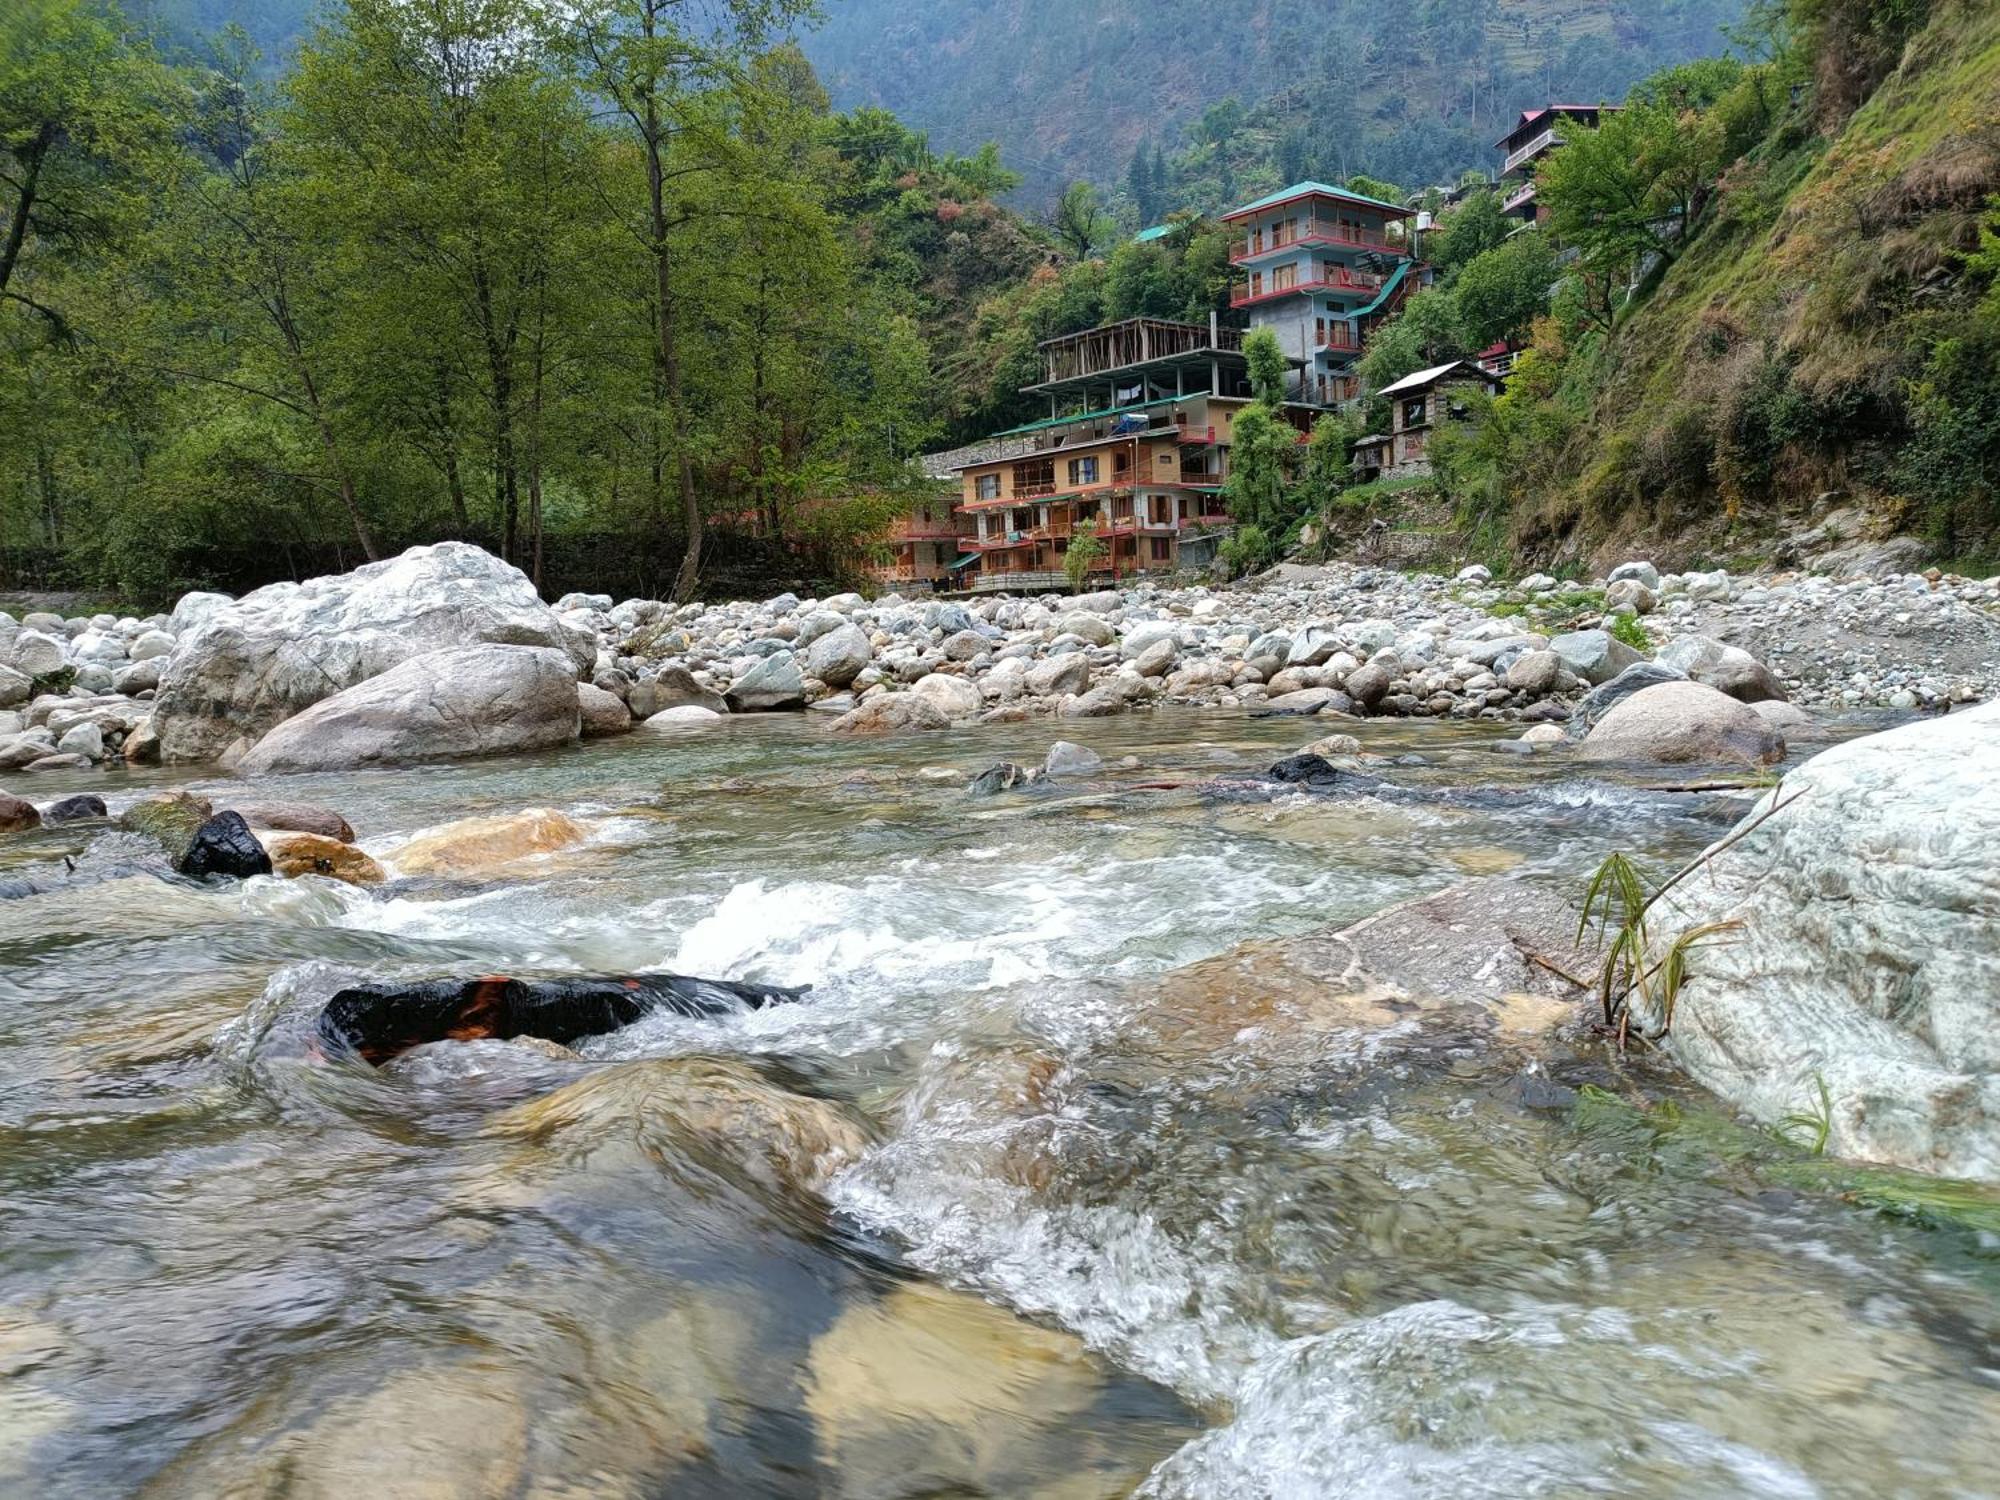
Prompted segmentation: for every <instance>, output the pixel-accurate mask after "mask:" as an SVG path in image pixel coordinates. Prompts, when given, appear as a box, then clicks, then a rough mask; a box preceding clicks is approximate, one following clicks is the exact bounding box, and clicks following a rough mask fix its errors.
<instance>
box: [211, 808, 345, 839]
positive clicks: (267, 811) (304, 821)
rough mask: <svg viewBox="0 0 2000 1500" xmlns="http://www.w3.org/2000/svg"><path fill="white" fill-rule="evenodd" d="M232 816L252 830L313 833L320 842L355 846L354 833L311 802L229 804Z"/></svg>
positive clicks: (341, 820)
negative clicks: (238, 817) (268, 829)
mask: <svg viewBox="0 0 2000 1500" xmlns="http://www.w3.org/2000/svg"><path fill="white" fill-rule="evenodd" d="M229 806H230V810H231V811H232V812H237V813H240V814H242V816H243V821H244V822H246V823H248V824H249V825H250V826H251V827H252V828H273V829H283V830H285V831H286V832H289V833H316V834H318V835H319V836H320V837H321V838H323V839H337V840H338V841H339V842H341V843H343V844H351V843H353V842H354V829H353V827H352V826H351V825H350V824H349V823H348V821H347V819H345V818H343V817H342V816H341V815H340V814H339V813H337V812H335V811H334V810H333V809H332V808H330V807H316V806H314V805H313V804H312V803H310V802H232V803H230V804H229Z"/></svg>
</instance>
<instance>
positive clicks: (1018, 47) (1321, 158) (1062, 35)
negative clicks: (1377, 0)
mask: <svg viewBox="0 0 2000 1500" xmlns="http://www.w3.org/2000/svg"><path fill="white" fill-rule="evenodd" d="M1744 8H1745V0H1425V3H1422V4H1418V5H1414V6H1404V7H1385V6H1381V5H1376V4H1364V3H1362V0H1250V3H1247V4H1244V5H1240V6H1238V7H1235V8H1234V9H1233V10H1231V11H1229V12H1227V13H1226V17H1227V19H1226V23H1225V24H1217V19H1218V17H1217V12H1216V10H1215V8H1214V7H1213V6H1210V5H1197V4H1194V3H1192V0H1152V3H1149V4H1147V5H1143V6H1135V5H1129V4H1111V3H1107V0H1062V3H1058V0H986V3H973V0H932V3H928V4H925V5H922V6H911V5H908V4H906V3H904V0H829V3H828V5H827V15H826V21H825V24H824V25H823V26H822V27H821V28H820V29H819V30H818V31H817V32H816V33H814V34H813V35H812V36H810V37H808V38H806V39H805V50H806V52H807V54H808V55H809V56H810V57H811V58H812V60H813V63H814V65H815V67H816V68H817V69H818V70H819V73H820V76H821V78H822V81H823V82H824V83H825V84H826V85H827V87H828V88H829V90H830V91H831V92H832V94H833V97H834V101H835V103H836V105H837V106H839V107H841V108H849V107H852V106H855V105H858V104H876V105H881V106H883V107H885V108H888V109H890V110H893V111H894V112H895V113H896V114H897V115H898V116H900V117H901V118H902V119H903V120H904V121H905V122H906V123H908V124H910V125H913V126H915V127H917V128H920V129H924V130H927V131H929V133H930V135H931V137H932V141H933V143H934V144H935V145H937V146H939V147H941V148H946V149H953V150H967V149H970V148H972V147H974V146H976V145H978V144H979V143H981V142H983V141H986V140H995V141H998V142H999V143H1000V146H1001V149H1002V152H1003V154H1004V156H1005V157H1006V160H1007V162H1008V164H1009V165H1010V166H1012V167H1013V168H1015V169H1016V170H1017V171H1020V172H1021V173H1023V174H1024V176H1025V177H1026V179H1027V183H1026V193H1027V196H1028V197H1029V198H1030V200H1031V201H1033V200H1040V199H1045V198H1047V197H1049V196H1051V195H1052V194H1054V193H1055V192H1058V191H1060V189H1061V187H1062V185H1063V184H1064V183H1065V182H1067V181H1069V180H1072V179H1075V178H1088V179H1090V180H1092V181H1095V182H1099V183H1103V184H1107V185H1108V184H1111V183H1114V182H1116V181H1118V180H1120V179H1121V178H1122V176H1123V174H1124V173H1125V171H1126V169H1127V165H1128V163H1129V161H1130V159H1131V157H1132V155H1133V153H1134V151H1135V150H1136V149H1138V147H1139V146H1140V145H1141V144H1142V143H1150V144H1154V145H1158V144H1164V145H1165V147H1166V148H1167V150H1168V151H1169V153H1172V152H1174V151H1177V150H1180V149H1182V148H1186V149H1187V150H1189V151H1192V152H1196V153H1199V152H1201V151H1203V150H1204V149H1213V150H1216V151H1219V152H1221V153H1223V154H1224V155H1235V156H1237V157H1239V158H1242V159H1241V160H1239V163H1238V165H1237V166H1236V167H1235V168H1232V171H1233V172H1234V174H1235V175H1236V176H1238V177H1242V178H1243V179H1244V180H1242V181H1226V182H1224V183H1222V184H1220V188H1222V189H1225V190H1228V191H1236V190H1239V189H1244V188H1257V187H1262V186H1264V185H1266V183H1265V181H1264V179H1265V177H1267V176H1268V177H1270V178H1271V179H1272V180H1275V178H1276V177H1277V176H1278V175H1280V174H1282V175H1284V176H1285V177H1287V178H1288V179H1289V178H1297V177H1302V176H1317V177H1332V178H1344V177H1346V176H1348V175H1350V174H1352V173H1355V172H1365V173H1368V174H1369V175H1372V176H1377V177H1387V178H1390V179H1392V180H1394V181H1398V182H1403V183H1415V184H1422V183H1428V182H1436V181H1448V180H1451V179H1454V178H1456V177H1457V176H1458V174H1459V173H1460V172H1461V171H1463V170H1465V169H1467V168H1474V167H1480V168H1483V167H1487V166H1490V165H1491V164H1492V160H1493V152H1492V142H1493V140H1494V138H1495V137H1497V136H1498V135H1499V134H1500V133H1501V129H1502V127H1503V125H1504V124H1505V123H1506V122H1508V121H1511V119H1512V118H1513V117H1514V115H1515V113H1516V111H1518V110H1520V109H1522V108H1525V107H1528V106H1531V105H1537V104H1542V103H1546V102H1547V101H1548V100H1549V98H1550V97H1551V96H1560V97H1563V98H1567V99H1581V100H1597V99H1616V98H1620V97H1622V96H1623V95H1624V93H1625V91H1626V90H1627V89H1628V88H1629V87H1630V86H1631V85H1632V84H1633V83H1634V82H1635V81H1637V80H1638V79H1639V78H1641V77H1644V76H1645V75H1646V74H1648V73H1650V72H1653V71H1655V70H1656V69H1658V68H1660V67H1662V66H1665V65H1667V64H1670V63H1675V62H1681V61H1685V60H1686V59H1688V58H1692V57H1697V56H1701V55H1705V54H1712V53H1715V52H1718V51H1720V50H1722V48H1723V46H1724V45H1725V38H1724V36H1723V34H1722V28H1723V27H1724V26H1725V25H1727V24H1730V23H1732V22H1734V21H1735V20H1736V19H1737V18H1738V17H1739V16H1740V15H1741V14H1742V12H1743V10H1744ZM1229 100H1234V101H1236V104H1237V105H1240V106H1242V108H1241V109H1238V108H1236V107H1235V106H1231V105H1227V104H1225V101H1229ZM1263 104H1268V105H1269V108H1267V109H1265V110H1262V111H1260V110H1259V109H1258V108H1257V106H1259V105H1263ZM1217 105H1223V106H1224V107H1223V108H1222V109H1221V110H1219V111H1217V110H1215V109H1214V107H1215V106H1217ZM1205 113H1207V114H1208V119H1207V120H1206V121H1205V122H1204V120H1203V116H1204V114H1205ZM1240 128H1247V129H1248V130H1249V131H1251V132H1253V133H1254V138H1252V139H1249V140H1248V141H1247V144H1248V145H1249V146H1250V147H1251V148H1252V149H1251V150H1250V151H1249V152H1248V155H1247V158H1245V153H1244V151H1243V148H1242V146H1241V145H1236V146H1235V149H1234V150H1233V151H1232V146H1233V144H1234V143H1233V142H1232V139H1231V138H1232V137H1233V136H1234V135H1235V134H1236V133H1237V131H1238V130H1239V129H1240ZM1281 153H1282V157H1283V159H1282V161H1279V160H1277V159H1276V158H1278V157H1279V156H1280V154H1281ZM1194 176H1195V177H1196V178H1197V179H1198V180H1200V179H1201V174H1199V173H1196V174H1194ZM1206 180H1213V179H1212V177H1211V178H1209V179H1206ZM1177 206H1184V207H1200V208H1210V209H1212V208H1216V207H1219V206H1221V205H1220V204H1219V203H1210V202H1205V201H1204V202H1191V203H1186V204H1181V205H1177Z"/></svg>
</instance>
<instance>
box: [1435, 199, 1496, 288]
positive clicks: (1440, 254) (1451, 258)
mask: <svg viewBox="0 0 2000 1500" xmlns="http://www.w3.org/2000/svg"><path fill="white" fill-rule="evenodd" d="M1515 227H1516V226H1515V224H1514V221H1513V220H1511V219H1509V218H1508V217H1507V216H1506V215H1505V214H1503V213H1501V212H1500V195H1499V194H1498V193H1493V192H1476V193H1471V194H1469V195H1467V197H1466V198H1465V200H1464V201H1463V202H1462V203H1460V204H1459V205H1458V207H1457V208H1454V209H1452V210H1451V211H1450V212H1449V213H1447V214H1446V215H1445V218H1444V221H1443V222H1442V223H1441V224H1439V225H1438V227H1437V228H1436V229H1434V230H1432V231H1431V233H1430V238H1429V241H1428V243H1427V245H1426V247H1425V248H1426V249H1427V251H1428V252H1429V255H1430V261H1431V264H1432V265H1433V266H1435V267H1437V270H1438V274H1439V275H1441V276H1450V275H1451V274H1452V273H1453V272H1455V271H1457V270H1458V268H1459V267H1460V266H1463V265H1465V264H1466V263H1467V262H1468V261H1470V260H1471V259H1472V258H1473V257H1474V256H1476V255H1481V254H1484V253H1485V252H1486V251H1488V250H1491V249H1493V248H1494V247H1495V246H1497V245H1499V244H1500V242H1501V241H1503V240H1504V239H1506V238H1507V236H1508V234H1509V233H1510V232H1511V231H1512V230H1513V229H1514V228H1515Z"/></svg>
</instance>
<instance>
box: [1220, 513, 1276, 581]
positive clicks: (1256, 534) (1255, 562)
mask: <svg viewBox="0 0 2000 1500" xmlns="http://www.w3.org/2000/svg"><path fill="white" fill-rule="evenodd" d="M1271 555H1272V548H1271V539H1270V537H1269V536H1268V535H1266V534H1265V531H1264V528H1263V527H1261V526H1258V525H1255V524H1252V525H1248V526H1239V527H1237V528H1236V532H1235V534H1234V535H1232V536H1229V537H1227V538H1225V539H1224V540H1223V543H1222V545H1221V546H1220V547H1218V548H1217V549H1216V553H1215V560H1216V561H1217V562H1219V563H1221V564H1222V570H1223V572H1224V573H1226V574H1227V575H1228V576H1229V577H1231V578H1241V577H1243V575H1244V574H1246V573H1254V572H1255V571H1256V570H1257V569H1259V568H1262V567H1264V566H1266V565H1267V564H1269V562H1270V561H1271Z"/></svg>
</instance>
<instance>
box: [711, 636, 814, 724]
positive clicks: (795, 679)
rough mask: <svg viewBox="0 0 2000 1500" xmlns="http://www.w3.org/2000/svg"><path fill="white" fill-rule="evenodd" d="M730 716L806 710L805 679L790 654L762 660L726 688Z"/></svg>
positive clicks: (787, 652)
mask: <svg viewBox="0 0 2000 1500" xmlns="http://www.w3.org/2000/svg"><path fill="white" fill-rule="evenodd" d="M723 699H724V701H725V702H726V703H728V705H729V711H730V712H731V713H738V714H769V713H788V712H790V711H792V710H794V709H801V708H804V707H805V706H806V684H805V678H804V677H803V676H801V675H800V673H799V663H798V658H797V657H795V656H793V655H792V653H791V652H789V651H779V652H776V653H775V654H773V655H771V656H767V657H765V658H764V659H763V660H762V661H760V662H758V663H757V665H756V666H754V667H752V668H751V669H750V670H749V671H747V672H745V673H744V674H743V675H742V676H741V677H739V678H737V679H736V680H735V681H734V682H732V683H731V684H730V685H729V691H728V692H727V693H725V694H723Z"/></svg>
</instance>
